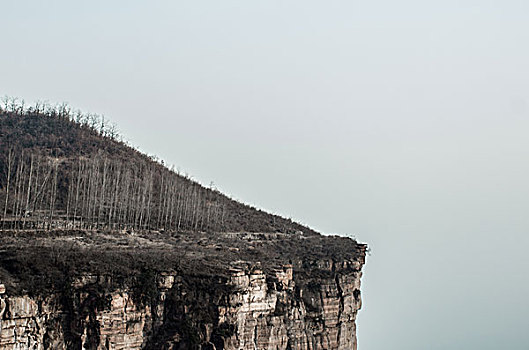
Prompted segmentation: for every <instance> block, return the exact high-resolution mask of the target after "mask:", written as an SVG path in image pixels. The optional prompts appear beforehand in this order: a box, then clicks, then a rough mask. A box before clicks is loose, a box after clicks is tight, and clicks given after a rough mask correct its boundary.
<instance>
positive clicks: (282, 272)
mask: <svg viewBox="0 0 529 350" xmlns="http://www.w3.org/2000/svg"><path fill="white" fill-rule="evenodd" d="M362 265H363V259H360V260H351V261H339V262H337V261H332V260H318V261H313V262H307V261H297V262H293V264H284V265H282V266H279V267H274V268H272V269H268V271H266V272H265V271H264V270H265V269H264V268H263V267H261V266H260V265H259V264H255V263H249V262H243V261H239V262H234V263H232V264H231V265H230V267H229V270H228V273H227V274H225V275H218V276H200V275H179V274H176V273H161V274H158V275H157V276H156V282H155V283H156V286H155V289H154V290H155V293H154V294H153V295H152V297H151V298H150V299H148V300H141V298H140V297H139V296H138V295H135V292H134V291H133V290H127V289H120V290H114V291H108V290H105V284H106V283H108V281H107V280H106V279H105V278H102V276H83V277H82V278H80V279H78V280H77V281H74V282H73V283H72V287H73V289H72V290H71V291H70V293H71V295H66V294H65V292H61V293H55V294H53V295H50V296H47V297H34V298H31V297H29V296H16V297H11V296H9V295H6V294H2V295H0V320H1V321H0V348H1V349H226V350H228V349H229V350H232V349H233V350H239V349H252V350H254V349H307V350H308V349H356V336H355V319H356V314H357V311H358V310H359V309H360V307H361V299H360V277H361V271H360V270H361V267H362ZM1 289H2V288H1V287H0V290H1Z"/></svg>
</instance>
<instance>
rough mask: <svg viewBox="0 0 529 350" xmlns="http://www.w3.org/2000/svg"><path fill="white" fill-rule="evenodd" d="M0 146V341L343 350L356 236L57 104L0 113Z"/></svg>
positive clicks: (352, 336)
mask: <svg viewBox="0 0 529 350" xmlns="http://www.w3.org/2000/svg"><path fill="white" fill-rule="evenodd" d="M103 121H104V119H103ZM0 151H1V156H0V158H1V159H0V206H1V209H2V212H1V213H0V216H1V220H0V349H234V350H235V349H237V350H238V349H253V350H254V349H285V350H286V349H307V350H308V349H356V324H355V321H356V315H357V312H358V310H359V309H360V307H361V293H360V278H361V275H362V273H361V270H362V267H363V265H364V262H365V253H366V246H365V245H364V244H360V243H358V242H356V241H354V240H353V239H350V238H346V237H339V236H323V235H321V234H319V233H317V232H315V231H314V230H312V229H310V228H308V227H305V226H303V225H300V224H298V223H295V222H293V221H291V220H289V219H285V218H282V217H280V216H277V215H271V214H268V213H266V212H264V211H261V210H258V209H255V208H252V207H250V206H247V205H245V204H242V203H239V202H236V201H234V200H232V199H230V198H229V197H227V196H225V195H223V194H221V193H220V192H218V191H217V190H215V189H212V188H206V187H204V186H202V185H200V184H198V183H196V182H194V181H192V180H190V179H189V178H187V177H185V176H182V175H181V174H178V173H176V172H174V171H172V170H171V169H168V168H167V167H165V166H164V164H163V162H160V161H158V160H156V159H155V158H153V157H148V156H146V155H144V154H141V153H140V152H138V151H136V150H135V149H133V148H131V147H129V146H127V145H126V144H124V143H123V142H121V141H118V138H117V136H116V134H115V133H114V131H113V129H109V128H108V127H107V126H105V124H104V122H101V119H97V117H95V116H93V115H82V114H79V113H73V112H72V111H71V110H70V109H68V108H67V107H64V106H61V107H57V108H52V109H46V108H44V109H43V108H42V106H38V105H37V106H35V107H31V108H26V109H24V108H17V107H16V104H12V107H10V109H9V110H8V109H7V107H4V109H2V108H0Z"/></svg>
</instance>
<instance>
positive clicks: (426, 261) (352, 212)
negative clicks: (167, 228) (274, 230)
mask: <svg viewBox="0 0 529 350" xmlns="http://www.w3.org/2000/svg"><path fill="white" fill-rule="evenodd" d="M0 5H1V6H0V8H1V9H2V11H1V12H2V21H1V23H2V33H3V35H2V36H1V37H2V40H1V41H0V45H1V46H0V47H1V49H0V95H9V96H16V97H21V98H24V99H25V100H26V101H27V102H31V101H35V100H48V101H50V102H63V101H65V102H68V103H69V104H70V105H72V106H73V107H75V108H80V109H82V110H84V111H86V112H96V113H102V114H105V116H106V117H108V118H109V119H111V120H112V121H113V122H115V123H116V124H117V125H118V128H119V130H120V132H121V134H122V135H124V137H125V138H126V139H128V140H129V141H130V143H131V144H133V145H134V146H136V147H138V148H139V149H140V150H142V151H144V152H147V153H149V154H156V155H157V156H159V157H160V158H162V159H164V160H165V162H166V163H167V164H174V165H175V166H176V167H177V168H179V169H180V170H181V171H183V172H187V173H189V174H191V175H192V177H193V178H194V179H196V180H197V181H200V182H201V183H204V184H209V183H210V182H214V184H215V186H216V187H217V188H219V189H220V190H222V191H223V192H224V193H227V194H229V195H230V196H232V197H233V198H236V199H239V200H241V201H244V202H246V203H250V204H253V205H255V206H257V207H259V208H263V209H266V210H268V211H271V212H273V213H278V214H281V215H283V216H286V217H292V218H293V219H295V220H297V221H300V222H302V223H304V224H306V225H309V226H311V227H313V228H315V229H316V230H318V231H320V232H322V233H325V234H342V235H353V236H355V237H356V238H357V239H358V240H359V241H361V242H366V243H368V244H369V246H370V248H371V251H372V253H371V255H370V256H368V259H367V264H366V267H365V270H364V277H363V279H362V283H363V285H362V296H363V300H364V304H363V308H362V310H361V311H360V313H359V316H358V338H359V349H361V350H379V349H380V350H383V349H406V350H424V349H443V350H444V349H451V350H456V349H465V350H468V349H480V350H486V349H498V348H501V349H510V350H516V349H527V347H528V346H529V334H528V333H527V326H528V325H529V323H528V321H527V314H528V313H529V302H528V299H527V296H528V295H529V279H528V278H527V272H528V271H529V255H528V254H527V249H528V248H529V238H528V234H527V233H528V231H529V215H528V214H527V213H528V209H529V182H528V179H529V162H528V161H527V160H528V156H529V138H528V137H527V134H528V131H529V44H528V43H529V21H527V13H529V12H528V11H529V3H528V2H525V1H514V0H503V1H483V0H482V1H477V0H476V1H470V0H460V1H452V0H448V1H443V2H434V1H418V0H417V1H410V0H404V1H399V2H394V1H388V0H378V1H377V0H375V1H354V0H353V1H326V2H322V1H273V0H269V1H260V2H257V1H233V0H226V1H201V2H198V1H149V2H146V1H111V2H110V1H90V2H72V1H66V0H61V1H46V2H44V1H4V0H0Z"/></svg>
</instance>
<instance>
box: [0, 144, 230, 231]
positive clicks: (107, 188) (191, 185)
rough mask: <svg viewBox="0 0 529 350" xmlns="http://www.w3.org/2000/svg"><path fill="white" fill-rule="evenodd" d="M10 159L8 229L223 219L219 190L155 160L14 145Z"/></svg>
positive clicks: (179, 226)
mask: <svg viewBox="0 0 529 350" xmlns="http://www.w3.org/2000/svg"><path fill="white" fill-rule="evenodd" d="M4 157H5V159H4V164H5V166H4V168H5V173H6V174H4V176H3V177H2V178H3V182H4V183H1V184H0V185H1V188H2V195H3V201H2V202H3V211H2V225H1V227H4V228H10V229H12V228H15V229H31V228H53V227H61V228H82V229H102V228H107V229H126V230H161V229H164V230H169V231H177V230H220V229H221V228H222V227H223V224H224V223H223V221H224V216H225V211H226V209H225V205H224V204H223V202H222V200H221V199H220V198H221V196H219V195H218V193H217V192H216V191H214V190H212V189H208V188H205V187H203V186H201V185H200V184H198V183H195V182H193V181H190V180H189V179H187V178H185V177H183V176H181V175H179V174H177V173H176V172H174V171H173V170H170V169H167V168H165V167H161V166H160V165H159V164H157V163H155V162H152V161H148V160H144V161H139V160H131V161H126V160H119V159H112V158H110V157H108V156H106V155H104V154H98V155H95V156H92V157H90V158H82V157H79V158H62V159H60V158H53V157H50V156H44V155H40V154H35V153H28V151H26V152H24V151H21V152H17V151H16V150H14V149H9V150H8V152H7V154H5V155H4ZM0 198H2V197H0Z"/></svg>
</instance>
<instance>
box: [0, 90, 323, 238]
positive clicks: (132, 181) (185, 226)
mask: <svg viewBox="0 0 529 350" xmlns="http://www.w3.org/2000/svg"><path fill="white" fill-rule="evenodd" d="M153 127H155V126H153ZM0 208H1V212H0V217H1V220H2V221H1V223H2V224H1V225H0V227H2V228H5V229H32V228H38V229H49V228H62V229H72V228H75V229H103V228H105V229H120V230H168V231H205V232H208V231H211V232H214V231H216V232H240V231H246V232H283V233H292V232H296V231H303V232H304V233H305V234H315V232H313V231H312V230H310V229H309V228H307V227H304V226H301V225H299V224H297V223H294V222H292V221H291V220H289V219H285V218H282V217H279V216H276V215H271V214H268V213H266V212H263V211H261V210H258V209H255V208H252V207H250V206H248V205H245V204H242V203H239V202H236V201H234V200H232V199H230V198H228V197H227V196H225V195H223V194H221V193H220V192H218V191H217V190H215V189H212V188H206V187H204V186H202V185H200V184H198V183H197V182H194V181H192V180H190V179H189V178H187V177H185V176H182V175H181V174H178V173H177V172H175V171H173V170H171V169H169V168H167V167H166V166H164V165H163V163H162V162H159V161H157V160H155V159H154V158H152V157H149V156H147V155H145V154H142V153H140V152H139V151H137V150H135V149H134V148H132V147H130V146H128V145H127V144H125V143H124V142H122V141H120V138H119V135H118V134H117V133H116V131H115V127H113V126H110V124H108V123H107V122H105V119H104V118H103V117H100V116H97V115H93V114H83V113H80V112H74V111H72V110H71V109H70V108H69V107H68V106H66V105H60V106H56V107H49V106H45V105H36V106H32V107H24V106H23V105H21V104H17V103H16V100H12V99H11V100H9V99H7V100H6V101H5V103H4V104H3V106H2V107H0Z"/></svg>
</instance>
